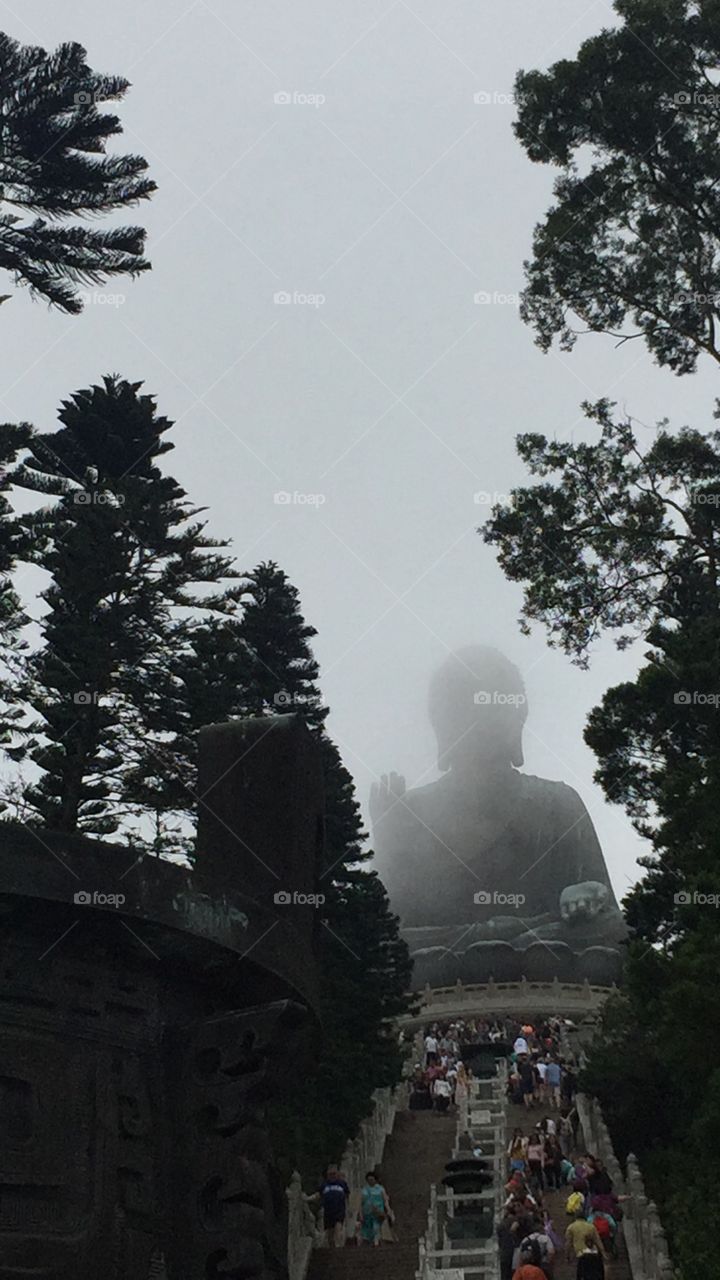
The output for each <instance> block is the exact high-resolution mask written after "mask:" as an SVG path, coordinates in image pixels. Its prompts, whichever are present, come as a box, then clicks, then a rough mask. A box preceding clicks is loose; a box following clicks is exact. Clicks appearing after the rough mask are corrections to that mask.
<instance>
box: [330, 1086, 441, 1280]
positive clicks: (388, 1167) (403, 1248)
mask: <svg viewBox="0 0 720 1280" xmlns="http://www.w3.org/2000/svg"><path fill="white" fill-rule="evenodd" d="M456 1124H457V1118H456V1116H455V1115H454V1114H453V1115H445V1116H442V1115H436V1114H435V1113H434V1112H431V1111H399V1112H398V1114H397V1115H396V1117H395V1124H394V1126H393V1131H392V1133H391V1135H390V1137H389V1138H388V1140H387V1143H386V1146H385V1153H384V1157H383V1162H382V1165H381V1167H380V1178H381V1181H382V1183H383V1185H384V1187H385V1188H386V1190H387V1193H388V1195H389V1197H390V1203H391V1205H392V1207H393V1211H394V1213H395V1234H396V1236H397V1243H386V1242H385V1241H383V1243H382V1244H381V1245H380V1246H379V1247H378V1248H377V1249H375V1248H372V1247H370V1246H368V1245H363V1246H361V1247H359V1248H358V1247H357V1246H354V1245H346V1247H345V1248H344V1249H315V1250H314V1251H313V1254H312V1258H311V1260H310V1267H309V1270H308V1280H345V1277H352V1276H355V1275H358V1276H360V1275H362V1276H368V1277H378V1280H415V1273H416V1271H417V1266H418V1239H419V1237H420V1236H421V1235H423V1234H424V1232H425V1228H426V1226H427V1212H428V1204H429V1202H430V1187H431V1184H432V1183H433V1182H435V1183H439V1182H440V1181H441V1179H442V1177H443V1174H444V1172H445V1163H446V1161H447V1160H449V1158H450V1155H451V1153H452V1148H453V1143H454V1139H455V1129H456Z"/></svg>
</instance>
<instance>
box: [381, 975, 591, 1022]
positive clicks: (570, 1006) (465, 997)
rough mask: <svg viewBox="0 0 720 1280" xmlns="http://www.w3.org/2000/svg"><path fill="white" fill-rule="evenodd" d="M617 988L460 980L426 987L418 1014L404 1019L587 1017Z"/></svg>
mask: <svg viewBox="0 0 720 1280" xmlns="http://www.w3.org/2000/svg"><path fill="white" fill-rule="evenodd" d="M613 990H615V988H614V987H600V986H592V985H591V984H590V983H589V982H588V981H587V979H586V980H585V981H584V982H560V981H559V979H558V978H554V979H553V981H552V982H528V981H527V979H526V978H523V979H522V981H521V982H494V981H493V980H492V978H491V979H490V981H489V982H483V983H469V984H465V983H463V982H461V981H460V980H459V979H458V981H457V982H456V983H455V984H454V986H451V987H429V986H428V987H425V989H424V991H422V992H420V993H419V994H418V996H417V997H416V999H419V1001H420V1005H419V1008H418V1009H417V1011H416V1012H415V1013H413V1014H411V1015H410V1016H409V1017H407V1018H406V1019H404V1025H405V1026H406V1027H410V1028H414V1027H416V1026H418V1025H421V1024H423V1023H425V1022H427V1021H428V1020H429V1019H439V1018H443V1017H452V1016H454V1015H455V1014H463V1013H470V1012H477V1013H483V1014H485V1013H497V1014H501V1013H518V1012H519V1013H524V1014H529V1013H553V1014H560V1015H563V1014H568V1015H570V1016H571V1015H572V1014H580V1015H582V1014H585V1013H594V1012H596V1011H597V1010H598V1009H599V1008H600V1007H601V1006H602V1004H604V1002H605V1000H607V998H608V996H609V995H610V994H611V993H612V992H613Z"/></svg>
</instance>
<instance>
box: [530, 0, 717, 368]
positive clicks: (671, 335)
mask: <svg viewBox="0 0 720 1280" xmlns="http://www.w3.org/2000/svg"><path fill="white" fill-rule="evenodd" d="M615 9H616V11H617V13H618V15H619V17H620V19H621V25H620V26H618V27H617V28H614V29H612V30H605V31H603V32H601V33H600V34H599V35H597V36H594V37H592V38H591V39H589V40H587V41H585V43H584V44H583V45H582V46H581V48H580V50H579V52H578V55H577V57H576V58H574V59H564V60H563V61H561V62H558V63H556V64H555V65H554V66H552V67H551V68H550V70H549V71H547V72H541V71H529V72H521V73H520V74H519V75H518V78H517V83H516V98H517V101H518V105H519V115H518V122H517V125H516V133H517V136H518V138H519V139H520V141H521V143H522V144H523V146H524V147H525V150H526V151H527V154H528V155H529V157H530V159H531V160H533V161H536V162H538V163H541V164H551V165H554V166H556V167H557V168H559V169H560V171H561V172H560V176H559V177H558V179H557V181H556V183H555V189H554V194H555V201H554V203H553V205H552V207H551V208H550V209H549V211H548V213H547V215H546V217H545V218H544V220H543V221H542V222H541V223H540V224H539V225H538V226H537V228H536V231H535V237H534V244H533V256H532V258H531V260H530V262H529V263H526V271H527V287H526V290H525V293H524V295H523V302H522V315H523V318H524V319H525V320H526V321H527V322H528V323H529V324H531V325H532V326H533V327H534V329H535V331H536V334H537V341H538V343H539V345H540V346H541V348H542V349H543V350H548V349H549V347H550V346H551V345H552V343H553V341H554V340H555V339H556V338H559V339H560V342H561V345H562V346H563V347H564V348H565V349H570V348H571V347H572V346H573V345H574V343H575V340H576V338H577V335H578V332H579V331H581V330H588V331H591V332H600V333H610V334H613V335H617V336H619V337H620V338H621V339H626V338H631V337H640V338H641V339H643V340H644V341H645V342H646V343H647V346H648V347H649V349H650V351H651V352H652V353H653V355H654V357H655V359H656V360H657V362H658V363H659V364H662V365H667V366H669V367H670V368H671V369H673V370H675V371H676V372H677V373H688V372H690V371H692V370H693V369H694V368H695V365H696V362H697V358H698V355H699V354H700V353H701V352H705V353H706V354H708V355H710V356H711V357H712V358H713V359H714V360H717V361H720V330H719V328H718V325H719V323H720V256H719V255H718V232H719V230H720V183H719V179H720V154H719V153H718V147H717V120H718V106H719V105H720V90H719V88H718V71H719V70H720V7H719V6H718V0H616V3H615Z"/></svg>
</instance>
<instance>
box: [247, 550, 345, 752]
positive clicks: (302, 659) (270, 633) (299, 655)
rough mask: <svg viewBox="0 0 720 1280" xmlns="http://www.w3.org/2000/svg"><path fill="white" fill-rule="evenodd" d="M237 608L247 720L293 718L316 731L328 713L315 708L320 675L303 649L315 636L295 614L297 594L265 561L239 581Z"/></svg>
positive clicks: (280, 572)
mask: <svg viewBox="0 0 720 1280" xmlns="http://www.w3.org/2000/svg"><path fill="white" fill-rule="evenodd" d="M242 604H243V616H242V628H241V630H242V639H243V642H244V644H245V647H246V650H247V653H248V657H249V660H250V662H251V666H252V671H251V678H250V688H249V699H248V706H249V708H250V709H251V714H253V715H264V714H266V713H268V712H270V713H272V714H274V715H280V714H285V713H287V712H295V713H299V714H301V715H302V717H303V719H304V720H305V721H306V723H307V724H309V725H311V726H312V727H313V728H317V727H319V726H320V725H322V724H323V722H324V720H325V719H326V717H327V714H328V712H327V707H323V706H322V705H321V695H320V690H319V689H318V687H317V683H316V681H317V679H318V675H319V670H320V669H319V667H318V664H317V662H316V661H315V658H314V656H313V653H312V650H311V649H310V643H309V642H310V641H311V640H312V639H313V638H314V637H315V636H316V635H317V631H316V630H315V628H314V627H311V626H309V625H308V624H307V623H306V622H305V619H304V618H303V617H302V614H301V613H300V596H299V593H298V591H297V588H296V587H294V586H293V585H292V584H291V582H290V581H289V579H288V577H287V574H286V573H284V572H283V570H282V569H280V568H279V567H278V565H277V564H276V563H275V562H274V561H273V560H269V561H267V562H265V563H263V564H259V565H258V566H257V568H255V569H253V570H252V572H251V573H248V574H247V575H246V576H245V578H244V581H243V594H242Z"/></svg>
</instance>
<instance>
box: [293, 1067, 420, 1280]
mask: <svg viewBox="0 0 720 1280" xmlns="http://www.w3.org/2000/svg"><path fill="white" fill-rule="evenodd" d="M404 1096H405V1086H404V1085H397V1086H396V1087H395V1088H394V1089H376V1091H375V1093H374V1094H373V1109H372V1112H371V1114H370V1115H369V1116H368V1118H367V1119H366V1120H363V1121H362V1124H361V1125H360V1132H359V1134H358V1136H357V1138H355V1139H354V1140H348V1142H347V1144H346V1146H345V1151H344V1153H343V1157H342V1160H340V1161H339V1165H338V1167H339V1168H340V1169H341V1170H342V1173H343V1176H344V1178H345V1181H346V1182H347V1184H348V1186H349V1188H350V1201H349V1206H348V1215H349V1218H348V1220H349V1221H353V1219H354V1217H355V1214H356V1213H357V1209H358V1206H359V1201H360V1189H361V1187H362V1186H363V1183H364V1182H365V1174H366V1173H367V1172H368V1170H369V1169H374V1168H375V1167H376V1166H377V1165H378V1164H379V1163H380V1161H381V1160H382V1155H383V1151H384V1148H385V1141H386V1139H387V1137H388V1135H389V1134H390V1133H391V1132H392V1127H393V1124H394V1122H395V1113H396V1111H397V1109H398V1106H400V1105H401V1100H402V1099H404ZM286 1195H287V1199H288V1278H289V1280H305V1276H306V1274H307V1269H308V1266H309V1264H310V1255H311V1253H312V1250H313V1249H314V1248H317V1246H318V1245H320V1244H321V1243H322V1240H323V1236H322V1232H321V1231H320V1230H319V1228H318V1226H317V1224H316V1220H315V1214H314V1213H313V1212H312V1210H311V1208H310V1205H309V1204H308V1199H309V1197H308V1196H307V1195H306V1194H305V1193H304V1191H303V1189H302V1182H301V1179H300V1174H299V1173H297V1172H296V1173H294V1174H293V1176H292V1178H291V1179H290V1185H289V1187H288V1188H287V1190H286Z"/></svg>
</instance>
